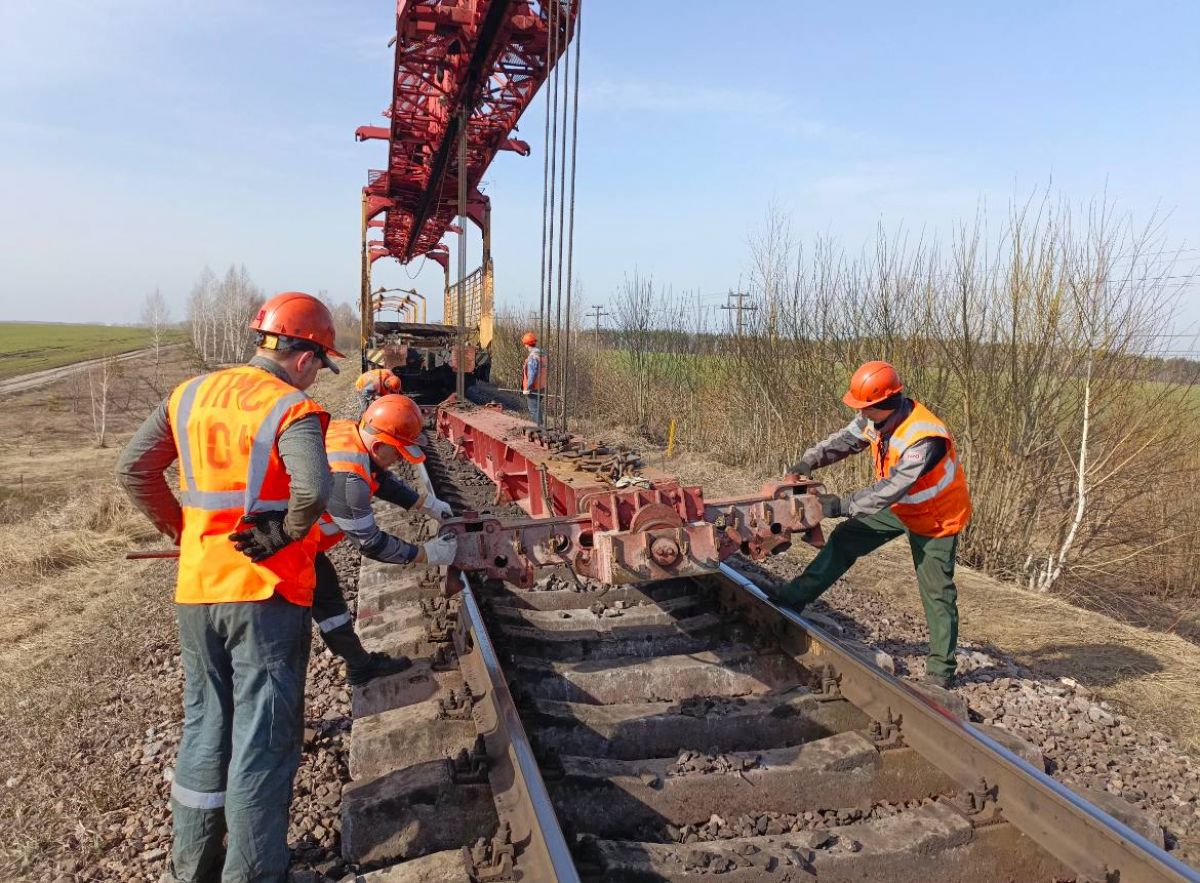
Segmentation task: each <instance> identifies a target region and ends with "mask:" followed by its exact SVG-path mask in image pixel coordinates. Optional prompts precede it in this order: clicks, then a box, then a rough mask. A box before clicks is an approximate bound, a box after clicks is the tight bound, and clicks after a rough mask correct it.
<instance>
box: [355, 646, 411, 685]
mask: <svg viewBox="0 0 1200 883" xmlns="http://www.w3.org/2000/svg"><path fill="white" fill-rule="evenodd" d="M411 665H412V660H411V659H409V658H408V657H407V656H388V655H387V654H386V653H368V654H367V656H366V659H364V660H357V661H356V662H355V663H354V664H353V665H352V664H350V663H349V662H347V663H346V671H347V677H346V680H348V681H349V682H350V685H351V686H352V687H361V686H362V685H363V684H365V683H368V682H369V681H373V680H375V678H382V677H386V676H387V675H394V674H398V673H399V672H402V671H404V670H405V669H407V668H408V667H409V666H411Z"/></svg>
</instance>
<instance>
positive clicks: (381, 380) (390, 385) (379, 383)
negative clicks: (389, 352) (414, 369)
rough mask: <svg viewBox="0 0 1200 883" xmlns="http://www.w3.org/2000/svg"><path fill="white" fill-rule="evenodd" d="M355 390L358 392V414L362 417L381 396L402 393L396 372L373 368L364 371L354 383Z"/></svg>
mask: <svg viewBox="0 0 1200 883" xmlns="http://www.w3.org/2000/svg"><path fill="white" fill-rule="evenodd" d="M354 388H355V390H357V391H358V405H359V408H358V413H359V415H360V416H361V415H362V412H363V411H365V410H367V407H368V406H369V405H370V404H371V402H373V401H375V400H376V399H377V398H379V397H380V396H385V395H391V394H392V393H398V392H400V391H401V386H400V378H399V377H398V376H397V375H396V373H395V372H394V371H392V370H391V369H388V368H372V369H371V370H370V371H364V372H363V373H362V374H360V375H358V379H357V380H355V381H354Z"/></svg>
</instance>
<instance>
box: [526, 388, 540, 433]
mask: <svg viewBox="0 0 1200 883" xmlns="http://www.w3.org/2000/svg"><path fill="white" fill-rule="evenodd" d="M525 401H526V402H528V404H529V419H531V420H532V421H533V422H534V423H537V424H539V425H540V424H541V422H542V394H541V393H540V392H531V393H530V394H529V395H527V396H525Z"/></svg>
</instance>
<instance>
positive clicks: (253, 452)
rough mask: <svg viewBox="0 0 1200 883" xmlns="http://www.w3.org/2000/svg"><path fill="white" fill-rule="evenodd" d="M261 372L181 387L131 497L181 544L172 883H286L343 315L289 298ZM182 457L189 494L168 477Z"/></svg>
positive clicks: (139, 443) (232, 371)
mask: <svg viewBox="0 0 1200 883" xmlns="http://www.w3.org/2000/svg"><path fill="white" fill-rule="evenodd" d="M250 328H251V329H252V330H253V331H254V332H255V335H256V337H255V343H256V350H255V354H254V357H253V358H252V359H251V360H250V362H249V364H247V365H241V366H238V367H234V368H226V369H223V370H218V371H214V372H211V373H208V374H203V375H201V376H199V377H196V378H193V379H191V380H188V381H186V382H185V383H182V384H180V385H179V386H178V387H176V389H175V390H174V392H172V393H171V395H170V396H169V397H168V398H167V400H166V401H164V402H163V403H162V404H161V405H159V406H158V407H157V408H156V409H155V410H154V412H153V413H152V414H151V415H150V416H149V417H148V418H147V419H146V421H145V422H144V423H143V424H142V425H141V427H140V428H139V429H138V430H137V432H136V433H135V434H134V436H133V439H132V440H131V441H130V442H129V445H128V446H127V447H126V448H125V450H124V451H123V452H122V454H121V458H120V462H119V464H118V467H117V473H118V480H119V481H120V483H121V485H122V487H123V488H124V489H125V491H126V492H127V493H128V494H129V496H130V497H131V498H132V500H133V502H134V503H135V504H136V505H137V507H138V508H139V509H141V510H142V511H143V512H144V513H146V515H147V516H149V518H150V520H151V521H152V522H153V523H154V525H155V527H157V528H158V529H159V530H160V531H161V532H162V533H164V534H166V535H167V536H168V537H170V538H171V539H172V540H174V541H175V542H176V543H177V544H178V545H179V576H178V581H177V583H176V589H175V612H176V618H177V620H178V623H179V642H180V645H181V648H182V656H183V668H184V701H183V737H182V739H181V741H180V743H179V759H178V761H177V763H176V766H175V774H174V778H173V781H172V785H171V811H172V816H173V820H174V845H173V852H172V859H171V867H170V869H169V871H168V874H167V877H166V878H167V879H174V880H184V881H194V880H216V879H218V878H219V879H222V880H227V881H232V880H242V881H247V880H283V879H284V878H285V877H286V876H287V869H288V859H289V854H288V845H287V831H288V804H289V803H290V801H291V796H292V780H293V778H294V777H295V774H296V768H297V766H298V764H299V762H300V742H301V734H302V733H303V729H304V681H305V673H306V670H307V668H308V654H309V646H310V643H311V641H312V610H311V607H312V603H313V587H314V585H315V582H316V574H315V570H314V564H313V562H314V559H315V557H316V554H317V548H318V544H319V539H320V536H321V534H320V531H319V529H318V527H317V523H318V520H319V519H320V517H321V514H322V513H323V512H324V511H325V508H326V504H327V502H328V499H329V493H330V489H331V487H332V484H333V478H332V475H331V474H330V470H329V461H328V460H326V458H325V442H324V435H325V428H326V426H327V425H328V421H329V415H328V414H327V413H326V412H325V411H324V409H322V408H321V406H320V405H318V404H317V403H316V402H314V401H313V400H312V399H311V398H309V397H308V396H307V395H306V394H305V392H304V390H306V389H308V388H309V387H310V386H312V384H313V383H314V382H315V381H316V379H317V373H318V371H320V369H321V368H329V369H330V370H332V371H334V372H336V371H337V370H338V368H337V364H336V362H334V361H333V360H334V359H335V358H340V357H341V353H339V352H337V350H336V349H335V348H334V324H333V316H332V315H331V314H330V312H329V310H328V309H327V308H326V307H325V305H324V304H322V303H321V302H320V301H319V300H317V298H315V297H312V296H311V295H308V294H303V293H301V292H297V291H288V292H284V293H283V294H279V295H276V296H275V297H272V298H271V299H270V300H268V301H267V302H266V303H265V304H263V306H262V308H261V309H259V310H258V312H257V313H256V315H255V316H254V318H253V319H252V320H251V322H250ZM175 460H178V461H179V479H178V480H179V491H178V497H176V495H175V494H173V493H172V492H171V489H170V487H169V485H168V483H167V479H166V476H165V472H166V470H167V468H168V467H169V466H170V465H171V464H172V463H173V462H174V461H175Z"/></svg>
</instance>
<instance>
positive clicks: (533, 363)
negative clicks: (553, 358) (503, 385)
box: [521, 331, 546, 425]
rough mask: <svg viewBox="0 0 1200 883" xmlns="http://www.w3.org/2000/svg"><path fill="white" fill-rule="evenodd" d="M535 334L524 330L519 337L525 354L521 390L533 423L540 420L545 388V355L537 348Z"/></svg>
mask: <svg viewBox="0 0 1200 883" xmlns="http://www.w3.org/2000/svg"><path fill="white" fill-rule="evenodd" d="M537 342H538V339H537V335H536V334H534V333H533V332H532V331H526V332H525V334H524V336H522V338H521V343H522V344H523V345H524V347H525V350H526V353H527V355H526V356H525V364H524V365H523V366H522V367H521V392H522V393H524V395H525V397H526V399H527V400H528V403H529V416H530V418H532V420H533V422H534V423H537V424H538V425H541V422H542V397H543V396H544V395H545V390H546V357H545V356H544V355H542V351H541V350H540V349H538V345H537Z"/></svg>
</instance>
